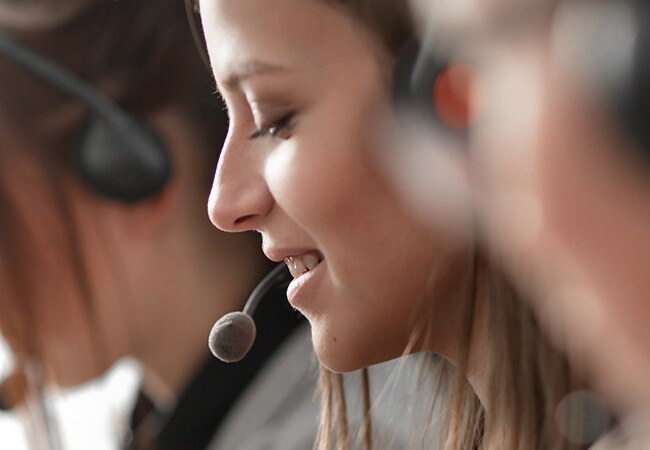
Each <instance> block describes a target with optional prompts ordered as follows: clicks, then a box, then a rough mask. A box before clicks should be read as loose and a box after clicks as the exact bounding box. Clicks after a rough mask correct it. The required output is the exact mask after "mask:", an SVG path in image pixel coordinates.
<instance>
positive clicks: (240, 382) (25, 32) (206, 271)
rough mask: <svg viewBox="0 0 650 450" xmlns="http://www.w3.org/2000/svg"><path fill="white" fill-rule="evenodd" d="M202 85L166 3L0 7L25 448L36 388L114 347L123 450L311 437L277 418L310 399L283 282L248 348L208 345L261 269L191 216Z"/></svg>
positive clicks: (6, 286) (216, 109)
mask: <svg viewBox="0 0 650 450" xmlns="http://www.w3.org/2000/svg"><path fill="white" fill-rule="evenodd" d="M12 42H13V43H14V44H12ZM16 44H17V45H18V46H17V45H16ZM11 52H13V53H11ZM32 52H36V53H37V55H36V57H35V58H36V62H34V57H33V55H32V56H29V55H30V54H32ZM21 55H22V56H21ZM26 55H27V56H26ZM39 55H40V56H39ZM16 57H25V58H28V59H29V58H31V61H32V63H31V64H32V66H31V67H26V66H25V64H26V63H24V62H23V63H20V62H17V61H16V60H15V58H16ZM39 58H40V60H43V58H45V60H46V61H47V64H49V65H50V66H52V65H54V66H56V67H58V69H55V70H54V72H56V73H59V74H60V73H64V75H63V77H64V78H66V79H67V80H68V81H66V82H60V81H59V83H63V84H65V85H66V86H67V87H65V86H64V87H62V86H60V85H56V83H54V82H53V81H52V78H58V79H59V80H60V79H61V76H58V75H56V74H55V73H54V72H53V70H52V69H43V67H42V66H43V65H42V64H40V63H38V61H39ZM48 74H49V75H48ZM73 74H74V75H73ZM70 77H73V78H76V79H77V80H83V83H86V85H85V87H84V86H83V83H82V85H81V86H82V87H79V86H80V84H79V83H78V82H74V81H73V82H70V81H69V80H70ZM66 83H67V84H66ZM71 85H74V86H76V88H75V87H70V86H71ZM70 89H72V90H74V89H76V91H75V92H77V94H72V93H71V91H70ZM213 91H214V88H213V84H212V80H211V78H210V75H209V72H208V71H207V70H206V68H205V67H204V66H203V65H202V62H201V60H200V58H199V57H198V53H197V51H196V48H195V46H194V42H193V40H192V37H191V34H190V30H189V28H188V22H187V17H186V15H185V12H184V9H183V3H182V2H180V1H177V0H162V1H161V0H155V1H150V0H129V1H121V2H114V1H103V0H98V1H81V0H79V1H75V0H70V1H49V0H42V1H29V2H13V1H0V292H1V295H0V329H1V330H2V334H3V337H4V338H5V339H6V340H7V342H8V344H9V346H10V349H11V351H12V354H13V360H14V366H15V368H14V370H15V375H13V376H12V377H10V380H9V381H8V382H7V383H4V384H3V385H2V397H1V400H2V402H3V404H4V407H5V408H15V409H16V410H17V411H25V410H26V411H27V415H26V416H27V417H29V418H31V420H32V422H31V425H29V424H28V425H29V426H30V427H31V428H29V429H28V431H31V432H32V434H31V445H32V446H33V448H38V449H39V450H43V449H47V448H59V447H58V446H59V442H58V437H57V432H56V417H52V416H51V413H50V411H49V410H48V402H47V397H48V392H49V391H50V390H51V389H54V388H56V387H62V388H68V387H73V386H77V385H80V384H81V383H85V382H86V381H88V380H91V379H94V378H96V377H100V376H102V374H104V373H105V372H106V371H107V369H108V368H109V367H110V366H111V365H113V364H114V363H115V362H116V361H117V360H118V359H120V358H122V357H126V356H130V357H133V358H135V359H136V360H137V361H138V362H139V363H140V365H141V367H142V384H141V389H140V393H139V398H138V400H137V401H136V402H135V406H134V410H133V415H132V419H131V427H132V428H131V430H130V431H128V432H126V438H125V440H124V443H123V446H124V448H130V449H140V448H147V449H151V448H160V449H183V450H186V449H202V448H206V447H207V446H208V445H209V444H210V442H211V441H214V440H215V439H216V438H219V439H222V440H225V441H228V440H230V441H234V442H236V441H237V440H238V439H242V440H243V439H244V438H245V439H247V440H246V442H247V443H248V444H249V445H248V446H247V447H246V448H271V447H270V445H271V444H270V443H269V442H268V441H269V437H268V436H267V434H268V433H266V434H265V432H266V431H268V429H273V430H274V431H275V432H278V433H280V432H283V433H284V435H283V437H284V442H283V443H282V444H279V443H276V444H275V445H279V447H277V448H282V449H287V448H306V447H308V446H309V445H311V442H312V440H313V436H314V434H315V431H314V428H315V425H313V426H311V427H310V426H307V425H304V424H311V423H315V421H316V417H315V414H313V415H310V411H309V410H306V411H305V410H303V411H302V415H303V417H302V419H303V422H301V423H303V425H304V426H296V427H291V428H289V429H287V428H286V427H287V426H288V425H289V424H291V425H293V424H294V423H295V422H294V419H295V416H294V417H290V413H291V412H292V411H293V409H292V406H293V405H294V404H296V403H300V402H301V401H304V402H305V403H306V404H309V403H310V401H311V398H312V392H311V390H310V389H308V388H307V387H306V386H309V385H308V383H307V384H306V385H305V386H302V384H301V383H303V380H304V379H305V378H306V376H307V370H306V369H305V370H303V371H300V370H297V369H296V366H295V363H296V359H297V358H298V357H300V358H302V359H304V360H305V361H307V362H303V361H299V363H300V364H301V366H300V367H304V366H305V365H306V364H307V365H308V362H309V360H310V355H311V349H310V348H309V347H307V349H306V351H304V352H302V353H301V352H300V351H299V350H300V348H302V347H304V346H302V347H301V343H302V342H307V345H308V343H309V342H308V338H307V337H306V336H305V331H304V329H303V331H302V333H301V332H300V320H301V319H300V317H299V315H298V314H297V313H296V312H295V311H293V310H292V309H291V308H290V307H289V306H288V305H287V304H286V300H285V297H284V293H282V292H272V293H271V294H270V297H269V300H270V301H267V302H265V304H264V307H263V308H261V310H260V311H259V313H260V318H259V320H258V333H259V334H260V336H261V339H259V340H258V343H257V344H256V345H255V347H253V349H252V352H251V355H250V356H249V358H247V359H246V360H245V361H243V362H242V363H240V364H238V365H235V366H226V365H225V364H223V363H221V362H219V361H217V360H216V359H214V358H213V357H212V356H211V355H210V356H208V355H209V352H208V348H207V345H206V341H207V336H208V333H209V330H210V327H211V326H212V324H213V322H214V320H215V318H217V317H219V316H220V315H222V314H224V313H225V312H227V311H230V310H233V309H238V308H240V307H241V305H242V304H243V303H244V300H245V299H246V297H247V295H248V293H249V292H250V291H251V290H252V288H253V287H254V286H255V284H256V283H257V282H258V281H259V280H260V279H261V278H262V276H263V275H264V274H265V273H266V272H267V271H268V270H269V268H270V267H269V263H268V262H267V261H265V259H264V258H263V255H261V253H260V249H259V245H260V243H259V239H258V237H257V236H255V235H254V234H250V233H241V234H237V235H233V234H226V233H220V232H215V231H214V229H213V228H212V227H211V224H210V222H209V220H208V218H207V215H206V213H205V204H206V200H207V194H208V190H209V189H208V188H209V181H210V179H211V175H212V172H213V169H214V165H215V162H216V158H217V156H218V149H219V147H220V143H221V142H222V140H223V138H224V135H225V132H226V129H227V118H226V116H225V113H224V112H223V110H222V107H221V105H220V103H219V102H218V101H217V100H216V99H215V97H214V95H211V94H212V93H213ZM78 92H81V94H79V93H78ZM88 92H90V93H88ZM83 96H85V97H86V98H88V97H93V98H95V100H93V101H88V100H82V97H83ZM97 98H99V100H97ZM93 102H95V103H97V104H91V103H93ZM116 115H117V116H119V117H118V118H117V119H116V118H115V116H116ZM109 116H111V117H113V118H112V119H110V120H109ZM125 118H126V119H125ZM111 120H114V122H115V123H113V122H111ZM125 122H128V123H129V124H131V123H132V122H137V125H136V127H137V128H138V129H139V130H140V131H138V130H134V129H133V128H129V127H130V126H131V125H128V126H126V131H125V129H124V128H125V127H124V123H125ZM116 123H117V125H116ZM120 127H122V128H120ZM143 130H144V131H143ZM120 133H121V134H120ZM136 134H137V135H138V136H140V137H135V138H134V137H133V136H135V135H136ZM131 138H133V141H129V140H130V139H131ZM138 139H141V140H138ZM145 141H146V142H145ZM129 142H130V143H129ZM152 142H153V143H152ZM145 147H146V148H145ZM115 155H117V156H115ZM120 158H122V159H123V160H121V159H120ZM113 164H116V165H113ZM96 166H97V167H96ZM150 172H154V173H153V175H152V174H151V173H150ZM149 178H151V180H149ZM294 332H297V333H298V335H296V334H295V333H294ZM290 336H291V337H290ZM305 339H307V340H305ZM284 345H289V348H285V347H283V346H284ZM296 346H297V347H296ZM282 349H284V353H282ZM273 355H275V356H278V355H284V356H278V358H275V359H274V356H273ZM292 355H293V359H292V358H291V356H292ZM287 358H288V359H287ZM270 361H274V364H275V366H273V367H274V368H275V369H274V370H271V372H270V373H271V374H275V378H269V376H270V375H269V374H268V373H267V372H268V367H269V366H270V365H271V364H270ZM273 367H272V368H271V369H273ZM278 367H280V369H281V370H279V372H278ZM265 370H266V371H265ZM287 374H288V375H287ZM256 376H258V378H255V377H256ZM259 377H262V378H261V379H260V378H259ZM278 379H281V382H278ZM259 383H263V388H264V389H262V390H260V386H259ZM256 389H257V390H256ZM251 391H252V393H251ZM244 392H248V393H247V394H246V395H244ZM290 394H291V395H292V397H291V398H290V399H289V400H288V403H286V402H285V399H287V398H288V397H289V395H290ZM256 396H258V397H259V399H260V401H259V402H255V401H254V400H255V399H256V398H257V397H256ZM244 397H245V398H246V399H247V401H249V403H248V404H247V403H246V402H245V401H243V403H242V399H243V398H244ZM250 403H253V404H254V407H253V408H251V407H250ZM247 405H248V406H247ZM251 409H253V411H254V412H255V415H254V420H252V419H251V420H250V421H248V422H245V421H243V420H242V421H239V423H238V428H237V429H236V430H235V429H232V428H228V427H224V424H225V423H226V421H227V419H230V420H231V422H232V421H233V419H234V418H233V417H232V414H233V411H235V410H236V411H238V414H239V416H238V417H241V416H242V415H245V414H248V415H249V416H250V414H251ZM276 411H282V413H281V414H276ZM271 417H273V423H272V424H267V423H266V422H267V421H269V419H270V418H271ZM80 426H83V425H82V424H80ZM41 432H43V433H44V434H43V433H41ZM215 436H216V438H215ZM292 439H293V441H292ZM302 439H304V440H302ZM294 441H297V443H293V444H292V442H294ZM251 442H252V443H253V444H251ZM255 443H256V444H255ZM244 445H246V444H244ZM292 445H295V446H294V447H292ZM217 448H234V446H230V447H229V446H227V445H222V446H218V447H217Z"/></svg>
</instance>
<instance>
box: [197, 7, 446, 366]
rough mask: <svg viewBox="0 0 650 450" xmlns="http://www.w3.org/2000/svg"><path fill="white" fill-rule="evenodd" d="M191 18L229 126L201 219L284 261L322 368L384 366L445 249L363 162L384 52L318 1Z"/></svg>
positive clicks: (382, 95) (221, 10) (383, 98)
mask: <svg viewBox="0 0 650 450" xmlns="http://www.w3.org/2000/svg"><path fill="white" fill-rule="evenodd" d="M201 10H202V17H203V19H202V20H203V25H204V29H205V33H206V39H207V42H208V48H209V53H210V56H211V59H212V65H213V69H214V73H215V77H216V80H217V85H218V88H219V91H220V92H221V94H222V96H223V98H224V100H225V102H226V104H227V107H228V110H229V113H230V120H231V123H230V130H229V133H228V137H227V139H226V143H225V145H224V148H223V150H222V153H221V158H220V161H219V165H218V168H217V173H216V175H215V181H214V186H213V190H212V194H211V198H210V204H209V210H210V216H211V218H212V221H213V222H214V223H215V225H217V226H218V227H219V228H221V229H223V230H227V231H242V230H250V229H254V230H257V231H259V232H260V233H261V234H262V236H263V250H264V252H265V254H266V255H267V256H268V257H269V258H270V259H272V260H275V261H278V262H279V261H283V260H284V261H286V262H287V264H288V265H289V267H290V269H291V270H292V273H293V275H294V280H293V281H292V283H291V284H290V286H289V288H288V292H287V294H288V299H289V302H290V303H291V304H292V305H293V306H294V307H295V308H296V309H298V310H299V311H300V312H302V313H303V314H304V315H305V316H306V317H307V318H308V319H309V321H310V323H311V325H312V337H313V341H314V346H315V348H316V351H317V354H318V356H319V359H320V360H321V362H322V363H324V364H325V365H326V366H328V367H329V368H331V369H333V370H335V371H348V370H354V369H357V368H359V367H361V366H365V365H369V364H372V363H376V362H379V361H383V360H386V359H390V358H394V357H397V356H398V355H400V354H401V353H402V352H403V350H404V348H405V346H406V344H407V341H408V338H409V335H410V332H411V326H410V325H409V323H410V320H409V319H410V318H411V315H412V313H413V311H414V307H415V306H416V305H417V303H418V302H419V301H420V300H422V298H423V297H425V296H426V295H427V294H426V292H427V290H428V289H427V286H428V283H430V282H431V279H432V273H434V269H440V270H445V269H446V268H445V267H442V264H441V263H442V262H445V263H448V262H449V261H450V260H451V258H449V255H450V254H451V253H452V252H453V250H452V249H451V248H446V247H445V245H444V244H443V243H441V242H440V239H439V237H435V236H433V235H432V233H430V232H424V231H423V230H421V229H419V228H418V227H417V226H416V225H415V224H414V223H413V222H411V221H410V220H408V219H407V218H406V216H405V215H404V214H403V212H402V211H401V209H400V207H399V204H398V203H397V201H396V200H395V199H394V197H393V196H391V194H390V193H389V192H388V190H387V189H386V186H385V185H384V183H383V180H382V179H381V178H379V177H378V176H377V175H376V174H375V172H374V170H373V169H372V168H371V166H370V164H369V162H368V160H367V159H366V153H367V152H368V151H369V150H371V149H372V147H374V146H376V145H377V143H376V136H377V135H378V134H380V133H379V130H378V129H377V126H376V124H377V123H378V122H379V120H378V119H379V118H383V117H385V116H386V115H388V114H389V113H390V107H389V102H388V98H387V85H388V83H389V79H388V76H387V72H388V70H389V68H390V66H389V61H390V59H389V55H388V54H387V52H386V50H385V49H384V48H383V47H382V46H381V44H379V42H377V41H376V40H375V38H374V37H373V36H372V35H370V33H368V32H367V31H366V29H365V28H364V27H363V26H362V25H360V23H359V22H357V21H355V20H354V19H353V18H352V16H351V15H349V14H347V12H345V11H344V10H342V9H337V8H336V7H333V6H332V5H331V4H328V3H327V2H321V1H312V0H273V1H270V0H266V1H259V0H255V1H253V0H238V1H227V0H205V1H203V2H202V4H201ZM428 297H430V295H429V296H428Z"/></svg>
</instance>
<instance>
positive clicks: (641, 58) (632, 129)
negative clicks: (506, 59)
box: [393, 0, 650, 163]
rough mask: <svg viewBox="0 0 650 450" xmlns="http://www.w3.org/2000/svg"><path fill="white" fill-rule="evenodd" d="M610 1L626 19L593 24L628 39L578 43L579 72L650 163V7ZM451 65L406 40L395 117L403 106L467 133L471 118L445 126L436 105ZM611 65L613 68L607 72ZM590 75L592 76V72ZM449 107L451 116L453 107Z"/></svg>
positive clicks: (643, 1)
mask: <svg viewBox="0 0 650 450" xmlns="http://www.w3.org/2000/svg"><path fill="white" fill-rule="evenodd" d="M575 3H576V4H581V5H582V6H584V7H586V8H588V7H590V4H589V2H581V3H580V0H575ZM612 3H614V4H616V5H618V6H620V7H621V8H620V9H621V10H624V11H625V12H626V13H627V14H626V18H627V19H629V20H627V21H620V20H619V21H615V20H600V21H599V22H598V24H595V23H594V24H592V25H593V26H599V27H605V29H601V30H600V33H601V34H603V35H606V36H610V37H616V36H631V37H632V38H631V39H629V40H627V41H623V42H621V44H622V46H623V48H621V46H619V47H616V49H615V51H616V53H615V54H614V53H613V51H612V46H611V45H606V44H607V43H606V42H580V43H579V45H580V49H581V51H584V52H589V54H590V58H589V59H590V62H591V64H590V66H589V67H585V68H580V69H581V70H582V73H581V75H585V76H588V77H589V78H591V79H592V80H595V81H596V83H597V89H598V91H600V94H601V95H602V97H603V98H604V99H605V102H606V104H607V105H608V107H609V108H610V110H611V111H612V112H613V115H614V117H615V118H616V120H617V122H618V125H619V126H620V128H621V129H622V130H623V131H624V132H625V134H626V135H627V136H628V137H629V138H630V139H631V141H632V142H634V143H635V144H636V147H637V149H636V150H635V151H636V152H638V153H641V154H642V156H643V157H644V158H645V159H646V161H648V162H649V163H650V3H649V2H648V1H647V0H615V1H613V2H612ZM596 18H597V19H602V17H596ZM603 44H605V45H603ZM454 64H455V63H454V61H453V58H448V57H446V56H445V55H443V54H441V53H440V52H435V51H433V50H432V49H430V48H427V47H426V46H424V45H421V44H420V42H419V41H417V40H415V39H411V40H410V41H408V42H407V43H406V44H405V45H404V47H403V48H402V50H401V51H400V53H399V54H398V57H397V61H396V65H395V68H394V72H393V101H394V104H395V105H396V108H397V112H398V117H399V115H400V114H399V113H400V112H401V111H403V110H405V109H406V108H404V107H405V106H406V107H408V108H411V110H415V111H416V112H419V113H420V114H423V115H424V117H428V118H429V119H430V121H431V123H432V125H443V127H442V129H443V130H448V131H453V129H454V128H456V131H461V132H467V130H468V128H469V126H470V125H471V122H472V120H473V119H474V118H473V117H471V114H470V115H467V114H466V115H465V116H463V115H462V114H460V116H459V117H460V118H461V119H462V118H463V117H465V118H466V120H465V122H463V121H462V120H456V121H455V122H454V123H450V121H449V118H448V117H445V116H446V115H449V112H450V111H449V108H450V105H449V102H446V101H442V102H441V101H440V100H441V99H444V97H445V90H444V89H443V90H440V89H437V87H438V86H440V84H441V83H440V82H441V81H444V77H445V74H446V73H447V71H448V70H449V69H450V68H451V67H453V65H454ZM613 64H616V66H617V68H618V70H616V71H612V70H611V67H612V65H613ZM586 71H588V72H590V73H585V72H586ZM594 71H595V72H597V73H596V74H595V75H594V74H593V73H591V72H594ZM579 73H580V72H579ZM451 109H452V113H453V109H454V108H453V105H452V106H451ZM460 113H462V111H460ZM457 114H458V112H457Z"/></svg>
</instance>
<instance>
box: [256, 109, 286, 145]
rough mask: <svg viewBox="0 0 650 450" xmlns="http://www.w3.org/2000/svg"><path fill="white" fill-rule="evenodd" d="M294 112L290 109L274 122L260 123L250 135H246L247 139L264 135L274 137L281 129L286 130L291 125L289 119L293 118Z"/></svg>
mask: <svg viewBox="0 0 650 450" xmlns="http://www.w3.org/2000/svg"><path fill="white" fill-rule="evenodd" d="M294 116H295V113H294V112H293V111H292V112H290V113H287V114H286V115H284V116H283V117H282V118H280V119H278V120H276V121H275V122H272V123H268V124H266V125H262V126H261V127H259V128H258V129H257V130H255V131H253V132H252V133H251V134H250V136H248V138H249V139H257V138H261V137H265V136H271V137H276V136H278V135H279V134H280V133H282V132H283V131H286V130H288V129H289V127H290V125H291V120H292V119H293V118H294Z"/></svg>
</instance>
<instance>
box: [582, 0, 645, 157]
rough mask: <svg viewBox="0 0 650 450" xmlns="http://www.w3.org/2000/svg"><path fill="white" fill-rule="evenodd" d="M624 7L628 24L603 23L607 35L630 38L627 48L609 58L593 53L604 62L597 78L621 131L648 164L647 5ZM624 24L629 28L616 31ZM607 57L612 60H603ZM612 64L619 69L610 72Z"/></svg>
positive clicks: (629, 3)
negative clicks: (636, 146) (634, 144)
mask: <svg viewBox="0 0 650 450" xmlns="http://www.w3.org/2000/svg"><path fill="white" fill-rule="evenodd" d="M624 5H625V6H626V8H628V10H627V11H628V14H629V15H628V17H629V18H630V19H631V23H627V24H626V23H621V22H614V21H611V20H609V21H604V23H605V26H606V27H612V29H611V30H608V31H609V33H608V34H610V35H612V36H630V37H631V39H630V40H629V41H627V42H626V44H627V48H625V49H624V51H620V50H621V49H619V52H618V53H617V54H616V55H610V54H609V53H608V52H607V48H604V47H603V46H598V47H597V48H595V49H594V50H595V51H598V52H600V53H599V55H598V56H600V57H602V58H603V59H605V60H604V61H603V64H602V65H603V67H600V68H599V69H602V70H603V72H604V75H603V76H602V77H601V78H602V79H603V80H604V82H605V89H606V92H607V95H608V97H609V98H610V99H611V101H612V104H613V106H614V109H615V111H616V113H617V116H618V117H619V118H620V119H621V124H622V127H623V129H624V130H625V131H626V132H627V134H628V135H629V136H630V138H631V139H632V140H633V141H634V142H635V143H636V144H638V146H639V147H640V149H641V151H642V153H643V154H644V156H645V157H646V158H648V161H650V4H649V3H648V2H647V0H636V1H626V2H624ZM625 25H629V26H630V28H631V29H618V27H619V26H620V27H622V26H625ZM610 48H611V47H610ZM608 57H612V58H610V59H609V60H607V58H608ZM607 64H609V65H610V66H609V67H607V66H606V65H607ZM612 64H617V65H618V66H619V67H617V68H615V69H616V70H613V69H614V68H612V67H611V65H612ZM615 74H620V75H621V76H616V75H615Z"/></svg>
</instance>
